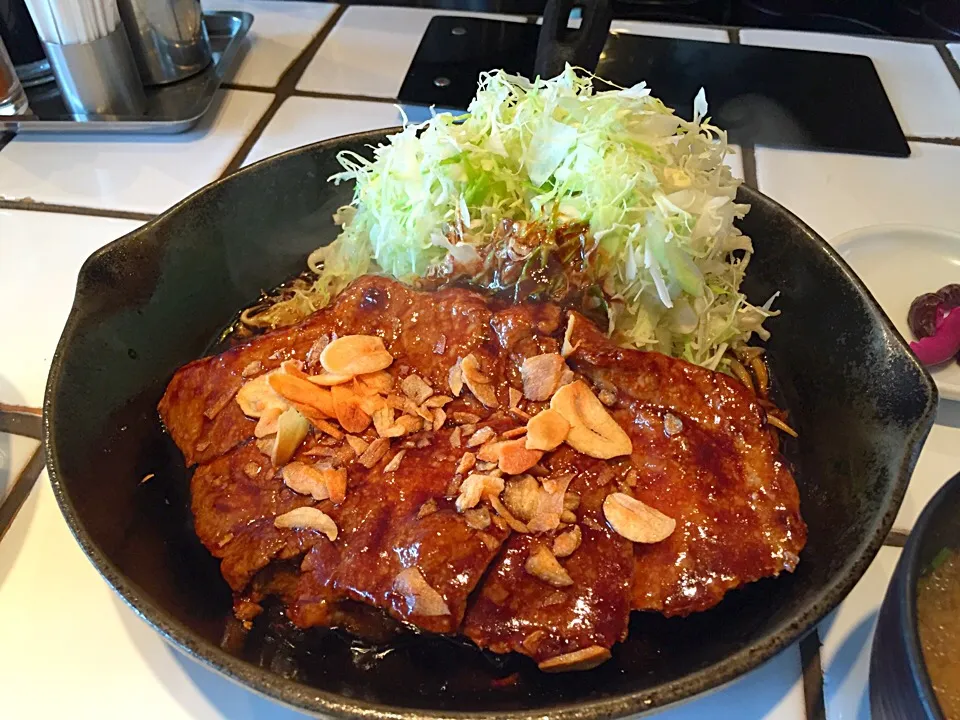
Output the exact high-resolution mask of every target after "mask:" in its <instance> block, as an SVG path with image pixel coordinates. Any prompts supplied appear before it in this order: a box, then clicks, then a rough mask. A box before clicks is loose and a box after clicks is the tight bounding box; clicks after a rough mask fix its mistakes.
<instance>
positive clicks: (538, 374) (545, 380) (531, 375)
mask: <svg viewBox="0 0 960 720" xmlns="http://www.w3.org/2000/svg"><path fill="white" fill-rule="evenodd" d="M564 369H566V364H565V363H564V361H563V357H561V356H560V355H558V354H557V353H545V354H543V355H534V356H533V357H528V358H527V359H526V360H524V361H523V365H522V366H521V367H520V377H521V378H522V379H523V395H524V397H526V398H527V400H533V401H534V402H542V401H544V400H549V399H550V396H551V395H553V393H554V392H555V391H556V389H557V387H558V386H559V384H560V376H561V375H562V374H563V371H564Z"/></svg>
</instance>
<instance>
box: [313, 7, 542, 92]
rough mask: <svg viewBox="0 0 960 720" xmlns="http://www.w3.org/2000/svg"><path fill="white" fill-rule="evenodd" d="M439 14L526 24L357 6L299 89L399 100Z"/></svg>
mask: <svg viewBox="0 0 960 720" xmlns="http://www.w3.org/2000/svg"><path fill="white" fill-rule="evenodd" d="M435 15H456V16H463V17H482V18H490V19H494V20H509V21H514V22H524V18H523V17H520V16H514V15H488V14H485V13H465V12H457V11H454V10H426V9H423V8H401V7H363V6H359V5H354V6H352V7H350V8H349V9H348V10H347V11H346V12H345V13H344V14H343V16H342V17H341V18H340V20H339V22H338V23H337V25H336V27H335V28H334V29H333V31H332V32H331V33H330V35H329V36H328V37H327V39H326V40H324V41H323V44H322V45H321V46H320V50H319V51H318V52H317V54H316V56H314V58H313V60H312V61H311V62H310V65H308V66H307V69H306V71H305V72H304V73H303V77H302V78H300V82H299V84H298V85H297V89H299V90H308V91H312V92H326V93H336V94H340V95H367V96H371V97H383V98H395V97H396V96H397V94H398V93H399V92H400V86H401V85H402V84H403V78H404V77H406V74H407V70H408V68H409V67H410V62H411V61H412V60H413V56H414V54H416V52H417V47H418V46H419V45H420V39H421V38H422V37H423V33H424V32H425V31H426V29H427V25H429V24H430V20H431V19H432V18H433V17H434V16H435Z"/></svg>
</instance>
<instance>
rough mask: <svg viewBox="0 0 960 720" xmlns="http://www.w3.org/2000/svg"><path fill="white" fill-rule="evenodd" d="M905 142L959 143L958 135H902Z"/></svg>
mask: <svg viewBox="0 0 960 720" xmlns="http://www.w3.org/2000/svg"><path fill="white" fill-rule="evenodd" d="M904 137H905V139H906V141H907V142H912V143H929V144H930V145H960V137H914V136H912V135H906V136H904Z"/></svg>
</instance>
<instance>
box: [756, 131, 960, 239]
mask: <svg viewBox="0 0 960 720" xmlns="http://www.w3.org/2000/svg"><path fill="white" fill-rule="evenodd" d="M910 150H911V153H912V154H911V156H910V157H908V158H884V157H869V156H865V155H843V154H839V153H837V154H833V153H818V152H806V151H799V150H773V149H770V148H757V151H756V153H757V154H756V157H757V179H758V183H759V186H760V190H761V191H762V192H764V193H766V194H767V195H769V196H770V197H772V198H773V199H774V200H776V201H777V202H779V203H782V204H783V205H785V206H786V207H787V208H788V209H789V210H791V211H793V212H794V213H796V214H797V215H799V216H800V218H801V219H802V220H804V221H805V222H806V223H808V224H809V225H810V226H811V227H813V229H814V230H816V231H817V232H819V233H820V234H821V235H823V237H825V238H827V240H830V239H831V238H834V237H836V236H837V235H839V234H841V233H844V232H847V231H848V230H853V229H855V228H861V227H867V226H869V225H879V224H884V223H905V224H912V225H928V226H934V227H942V228H947V229H950V228H953V229H956V228H960V203H958V202H957V188H960V147H951V146H948V145H934V144H931V143H910Z"/></svg>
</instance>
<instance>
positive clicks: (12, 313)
mask: <svg viewBox="0 0 960 720" xmlns="http://www.w3.org/2000/svg"><path fill="white" fill-rule="evenodd" d="M140 224H141V223H139V222H137V221H134V220H115V219H112V218H98V217H87V216H80V215H60V214H55V213H41V212H27V211H19V210H0V327H2V328H3V330H4V334H5V337H6V338H10V339H11V340H10V341H9V342H7V341H4V342H0V402H4V403H10V404H14V405H29V406H31V407H40V406H41V405H42V404H43V391H44V386H45V385H46V382H47V374H48V372H49V369H50V361H51V360H52V359H53V353H54V351H55V350H56V348H57V342H58V341H59V340H60V333H61V332H62V330H63V325H64V323H65V322H66V320H67V315H68V314H69V312H70V307H71V305H72V304H73V294H74V290H75V288H76V284H77V273H78V271H79V270H80V266H81V265H82V264H83V262H84V261H85V260H86V259H87V257H88V256H89V255H90V254H91V253H92V252H93V251H94V250H96V249H97V248H100V247H102V246H103V245H106V244H107V243H108V242H110V241H111V240H115V239H116V238H118V237H121V236H122V235H125V234H126V233H128V232H130V231H131V230H134V229H135V228H137V227H138V226H139V225H140ZM38 291H40V292H41V293H42V294H41V295H38ZM31 298H33V301H31V300H30V299H31Z"/></svg>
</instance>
